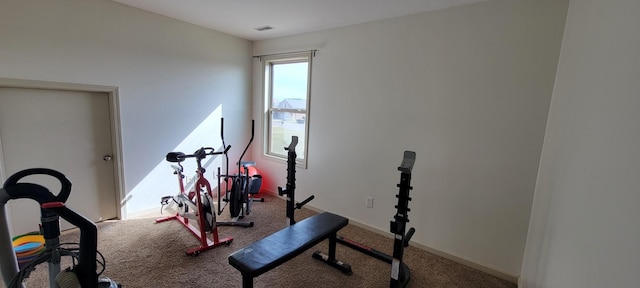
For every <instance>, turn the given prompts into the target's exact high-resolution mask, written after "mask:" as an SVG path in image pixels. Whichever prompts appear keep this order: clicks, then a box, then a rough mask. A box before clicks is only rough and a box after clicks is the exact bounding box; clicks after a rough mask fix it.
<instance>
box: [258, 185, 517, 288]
mask: <svg viewBox="0 0 640 288" xmlns="http://www.w3.org/2000/svg"><path fill="white" fill-rule="evenodd" d="M267 193H269V194H271V195H273V196H276V197H280V198H282V199H284V197H281V196H279V195H278V194H274V193H271V192H267ZM304 207H305V208H307V209H309V210H311V211H314V212H317V213H322V212H327V211H324V210H322V209H318V208H317V207H314V206H313V205H311V204H307V205H305V206H304ZM349 224H353V225H354V226H356V227H360V228H362V229H365V230H368V231H371V232H374V233H376V234H380V235H382V236H385V237H388V238H391V239H393V234H391V233H390V232H387V231H383V230H380V229H378V228H375V227H372V226H369V225H366V224H363V223H360V222H358V221H355V220H351V219H349ZM409 243H410V245H411V246H413V247H416V248H418V249H421V250H424V251H427V252H429V253H431V254H435V255H438V256H440V257H443V258H446V259H449V260H451V261H454V262H457V263H460V264H462V265H465V266H469V267H471V268H473V269H476V270H479V271H482V272H484V273H487V274H489V275H493V276H495V277H498V278H500V279H503V280H506V281H509V282H511V283H516V284H518V278H519V277H518V276H516V275H511V274H509V273H505V272H502V271H500V270H499V269H496V268H491V267H487V266H485V265H481V264H478V263H475V262H473V261H470V260H467V259H464V258H461V257H458V256H455V255H451V254H449V253H446V252H442V251H440V250H437V249H434V248H432V247H429V246H427V245H424V244H421V243H417V242H414V241H409Z"/></svg>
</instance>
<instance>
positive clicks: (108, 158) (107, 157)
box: [102, 155, 113, 161]
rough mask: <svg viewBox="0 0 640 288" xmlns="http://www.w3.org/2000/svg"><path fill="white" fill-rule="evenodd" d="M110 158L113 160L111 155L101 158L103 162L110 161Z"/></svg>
mask: <svg viewBox="0 0 640 288" xmlns="http://www.w3.org/2000/svg"><path fill="white" fill-rule="evenodd" d="M112 158H113V157H111V155H104V156H102V160H104V161H111V159H112Z"/></svg>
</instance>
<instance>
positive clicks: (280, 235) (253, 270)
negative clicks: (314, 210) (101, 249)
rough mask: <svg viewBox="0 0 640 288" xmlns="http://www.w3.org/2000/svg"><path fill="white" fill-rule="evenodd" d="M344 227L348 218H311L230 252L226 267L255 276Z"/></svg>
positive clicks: (326, 216) (321, 215) (335, 216)
mask: <svg viewBox="0 0 640 288" xmlns="http://www.w3.org/2000/svg"><path fill="white" fill-rule="evenodd" d="M347 224H349V219H347V218H344V217H342V216H339V215H336V214H332V213H328V212H324V213H321V214H318V215H314V216H311V217H309V218H306V219H304V220H302V221H300V222H297V223H296V224H294V225H291V226H289V227H287V228H284V229H282V230H280V231H278V232H275V233H273V234H271V235H269V236H267V237H265V238H263V239H260V240H258V241H256V242H254V243H253V244H250V245H249V246H246V247H244V248H242V249H240V250H238V251H236V252H234V253H233V254H231V255H230V256H229V264H231V266H233V267H235V268H236V269H238V271H240V272H241V273H242V275H245V276H250V277H257V276H259V275H261V274H262V273H265V272H267V271H269V270H271V269H273V268H275V267H278V266H279V265H280V264H283V263H285V262H287V261H289V260H291V259H292V258H293V257H295V256H298V255H300V254H301V253H302V252H304V251H306V250H307V249H309V248H311V247H313V246H314V245H316V244H318V243H320V242H322V241H323V240H324V239H327V238H328V237H330V236H332V235H335V234H336V233H337V232H338V230H340V229H342V228H343V227H345V226H347ZM334 237H335V236H334Z"/></svg>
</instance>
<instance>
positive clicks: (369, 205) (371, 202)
mask: <svg viewBox="0 0 640 288" xmlns="http://www.w3.org/2000/svg"><path fill="white" fill-rule="evenodd" d="M366 205H367V207H368V208H373V197H367V203H366Z"/></svg>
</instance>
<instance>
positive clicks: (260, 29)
mask: <svg viewBox="0 0 640 288" xmlns="http://www.w3.org/2000/svg"><path fill="white" fill-rule="evenodd" d="M253 29H256V30H258V31H267V30H271V29H273V27H271V26H269V25H267V26H261V27H256V28H253Z"/></svg>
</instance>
